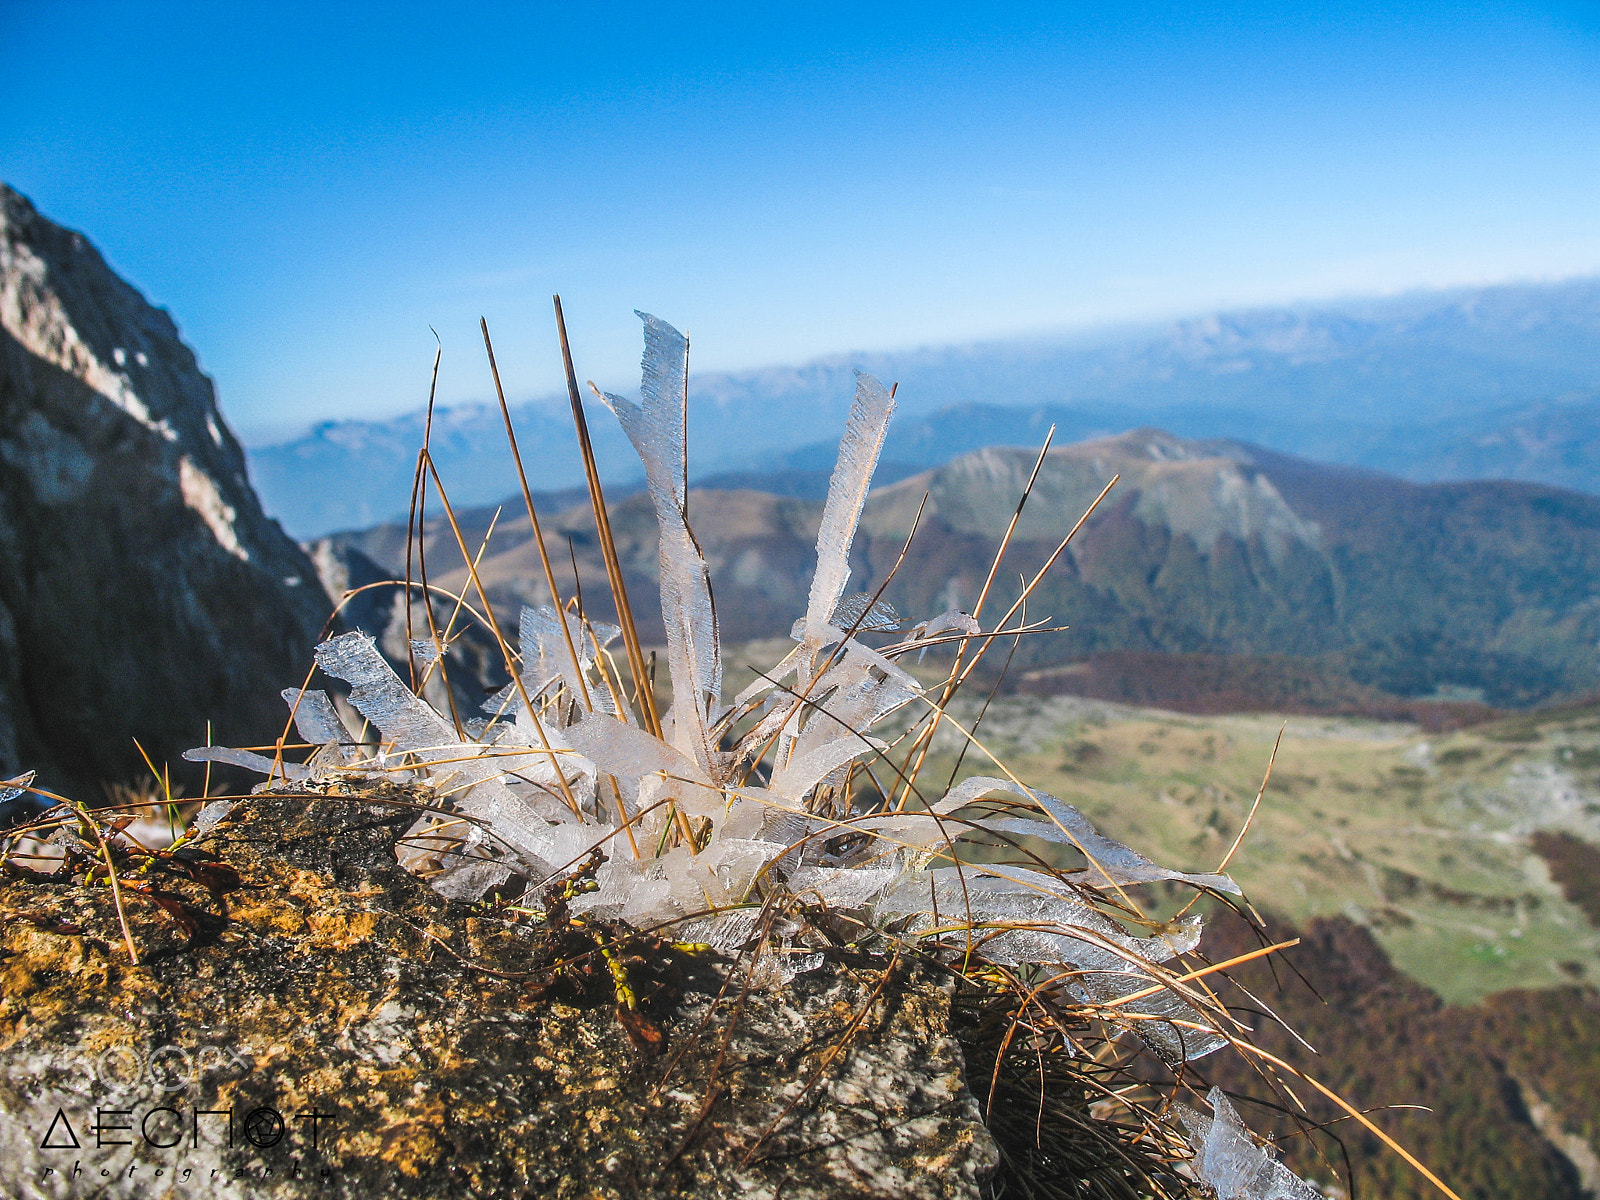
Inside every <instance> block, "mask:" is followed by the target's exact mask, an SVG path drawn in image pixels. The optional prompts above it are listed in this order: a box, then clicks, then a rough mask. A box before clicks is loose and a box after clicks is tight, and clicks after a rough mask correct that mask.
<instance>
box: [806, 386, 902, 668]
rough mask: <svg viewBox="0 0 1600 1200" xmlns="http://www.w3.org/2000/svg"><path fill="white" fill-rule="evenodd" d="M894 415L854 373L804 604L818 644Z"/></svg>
mask: <svg viewBox="0 0 1600 1200" xmlns="http://www.w3.org/2000/svg"><path fill="white" fill-rule="evenodd" d="M893 415H894V398H893V397H892V396H891V395H890V394H889V392H888V390H887V389H885V388H884V386H883V385H882V384H881V383H879V382H878V381H877V380H876V379H874V378H873V377H872V376H871V375H863V374H861V373H860V372H859V371H858V372H857V373H856V399H855V403H854V404H853V405H852V406H851V408H850V417H849V419H848V420H847V421H846V422H845V427H844V437H843V438H842V439H840V442H839V459H838V462H837V463H836V464H835V466H834V468H833V477H832V478H831V479H830V480H829V481H828V499H827V502H826V503H825V504H824V506H823V509H822V525H821V527H820V528H819V529H818V530H817V570H816V573H815V574H814V575H813V576H812V577H811V594H810V596H809V598H808V600H807V602H806V616H805V637H806V641H807V642H808V643H814V644H815V645H819V646H820V645H824V644H826V643H825V642H824V641H823V640H822V639H823V638H824V637H825V636H826V631H827V629H828V627H829V626H830V624H831V623H832V617H833V614H834V612H835V611H836V610H837V609H838V607H839V601H840V599H841V598H842V597H843V596H844V589H845V585H846V584H847V583H848V582H849V580H850V545H851V543H852V542H854V541H855V536H856V526H857V525H859V524H860V522H861V509H862V506H863V505H864V504H866V502H867V491H868V490H869V489H870V488H871V487H872V473H873V471H874V470H875V469H876V468H877V465H878V455H879V454H880V453H881V452H882V451H883V439H884V437H885V436H886V435H887V434H888V432H889V418H890V417H891V416H893Z"/></svg>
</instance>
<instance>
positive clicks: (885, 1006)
mask: <svg viewBox="0 0 1600 1200" xmlns="http://www.w3.org/2000/svg"><path fill="white" fill-rule="evenodd" d="M348 786H349V785H345V784H331V785H326V786H324V787H322V788H321V790H322V791H323V792H326V793H328V794H325V795H319V794H316V793H314V792H308V793H301V794H299V795H287V794H273V793H264V794H262V795H260V796H257V797H254V798H252V799H251V800H249V801H247V802H244V803H241V804H240V805H238V806H237V807H236V808H235V809H234V810H233V812H232V814H231V815H230V816H229V818H228V819H227V820H226V821H225V822H224V823H223V824H222V825H220V826H218V827H217V828H215V829H214V830H212V831H211V832H210V833H208V834H207V835H206V836H204V837H203V838H201V839H199V840H198V841H197V842H196V843H194V845H193V851H192V853H191V855H190V857H189V858H187V859H186V860H181V861H165V862H160V863H157V864H155V865H153V866H152V867H151V868H150V869H149V870H148V871H147V872H146V876H145V879H146V880H147V884H146V886H147V891H145V892H143V893H141V892H139V891H138V890H136V889H135V890H130V889H129V888H128V887H127V886H124V890H123V902H124V908H125V911H126V913H127V917H128V921H129V924H130V927H131V932H132V935H133V939H134V942H135V945H136V946H137V948H138V950H139V952H140V954H141V957H142V959H143V962H142V965H140V966H138V967H134V966H132V965H130V963H129V960H128V955H127V951H126V949H125V948H124V946H123V937H122V931H121V927H120V925H119V922H118V920H117V916H116V912H115V908H114V905H113V902H112V896H111V894H110V891H109V889H108V888H105V887H103V886H101V887H97V886H91V885H88V884H86V883H83V882H74V881H72V880H69V879H66V878H62V879H59V880H57V879H51V880H37V879H11V880H8V881H6V882H4V883H0V920H3V921H4V926H3V929H0V952H3V953H4V954H5V957H4V958H0V974H3V978H4V999H3V1001H0V1193H3V1194H6V1195H15V1196H23V1197H52V1198H55V1197H69V1196H83V1195H88V1194H91V1193H92V1194H94V1195H102V1196H138V1197H146V1196H149V1197H167V1196H173V1197H180V1196H189V1195H196V1194H202V1193H201V1192H200V1191H199V1190H197V1185H199V1184H200V1182H201V1181H204V1191H203V1194H205V1195H207V1196H216V1197H241V1198H242V1197H251V1198H255V1197H268V1196H270V1197H299V1196H319V1197H346V1196H348V1197H360V1198H362V1200H376V1198H380V1197H390V1196H393V1197H412V1196H416V1197H443V1196H495V1197H515V1196H530V1197H531V1196H558V1197H566V1196H570V1197H628V1200H635V1198H636V1197H647V1196H682V1195H695V1196H712V1197H715V1196H729V1197H732V1196H739V1197H759V1196H771V1197H777V1196H780V1195H781V1196H784V1197H824V1196H883V1197H890V1196H893V1197H930V1198H932V1197H960V1196H976V1195H977V1194H978V1188H979V1184H980V1181H981V1180H982V1179H983V1178H984V1177H986V1176H987V1175H988V1174H989V1172H990V1171H991V1170H992V1169H993V1167H994V1165H995V1161H996V1152H995V1149H994V1146H993V1143H992V1141H991V1140H990V1138H989V1136H988V1133H987V1132H986V1130H985V1129H984V1127H983V1125H982V1123H981V1121H980V1120H979V1116H978V1111H977V1106H976V1104H975V1102H974V1100H973V1098H972V1096H971V1095H970V1093H969V1092H968V1091H967V1089H966V1087H965V1085H964V1082H963V1077H962V1070H961V1056H960V1051H959V1049H958V1047H957V1045H956V1043H955V1041H954V1039H953V1038H952V1036H951V1034H950V1032H949V1029H948V1016H949V1000H948V994H947V992H946V991H945V989H944V988H943V986H941V984H940V982H939V980H938V979H937V978H936V977H935V976H934V975H933V974H931V973H930V972H929V971H928V970H927V969H926V968H923V967H919V966H913V965H911V964H909V963H908V962H905V961H901V962H898V963H895V962H892V961H890V960H883V959H876V958H868V957H861V958H852V957H848V956H844V957H839V958H835V959H833V960H832V961H830V962H829V964H828V965H827V966H825V967H824V968H823V969H821V970H819V971H816V972H813V973H810V974H807V975H802V976H800V977H799V978H797V979H795V980H794V981H793V982H792V983H790V984H788V985H785V986H784V987H782V988H781V989H766V988H762V987H759V986H746V976H745V974H744V973H743V972H742V970H740V969H738V968H736V967H734V966H733V965H732V964H730V963H729V962H727V961H726V960H721V959H710V958H708V957H707V956H704V955H701V954H697V953H686V952H682V951H679V950H676V949H673V948H672V947H671V946H670V945H669V944H667V943H665V942H664V941H662V940H661V939H658V938H653V937H647V936H645V937H632V938H629V937H628V936H627V931H626V930H625V929H624V928H623V927H604V928H602V927H599V926H581V925H569V924H566V923H565V918H564V917H562V916H561V914H560V912H559V906H558V907H557V909H555V910H552V911H551V912H550V913H548V914H546V913H545V911H544V905H543V904H542V903H541V902H540V900H539V898H537V897H525V898H523V900H521V901H517V902H514V903H511V904H509V905H507V904H501V905H499V906H498V907H496V906H489V907H481V906H480V907H478V908H472V907H469V906H466V905H463V904H460V903H459V902H453V901H448V900H445V899H444V898H442V897H440V896H439V895H438V894H436V893H435V892H433V891H432V890H431V889H430V888H429V887H428V886H427V885H426V884H425V883H423V882H421V881H420V880H418V879H416V878H415V877H413V876H411V875H409V874H407V873H406V872H405V871H403V870H401V869H400V868H399V867H398V866H397V865H396V862H395V857H394V843H395V841H396V839H397V837H399V835H400V834H401V832H402V831H404V830H405V829H406V828H407V827H408V826H409V825H410V824H411V823H412V822H413V821H414V820H415V816H416V813H415V809H414V806H415V805H416V804H417V803H418V802H419V801H421V800H423V799H424V795H423V794H422V793H419V792H415V791H409V790H403V789H400V788H397V787H395V786H393V785H389V784H374V785H365V786H364V787H363V792H362V794H359V795H353V796H350V795H340V794H339V791H340V789H341V788H346V787H348ZM129 874H130V873H129V872H124V878H127V877H128V876H129ZM136 882H138V881H137V880H136ZM518 910H525V911H518ZM533 913H538V914H539V916H538V917H537V918H536V917H535V916H533V915H531V914H533ZM618 937H622V938H624V942H623V943H621V944H613V943H614V941H615V939H617V938H618ZM602 945H604V946H608V947H609V948H610V949H611V950H612V954H613V960H614V961H615V962H616V963H618V964H620V966H621V969H622V970H623V971H624V972H625V974H626V978H627V981H628V985H629V986H630V987H631V988H632V990H633V991H635V992H636V993H637V994H638V996H639V998H640V1005H641V1007H640V1009H639V1011H638V1015H637V1018H636V1020H635V1021H633V1022H631V1024H632V1025H633V1028H632V1032H631V1034H630V1029H629V1028H625V1023H624V1022H623V1021H622V1020H620V1019H619V1017H620V1016H622V1015H626V1014H624V1013H622V1012H620V1011H619V1006H618V1003H617V993H616V988H615V985H614V982H613V976H612V974H611V970H610V965H611V964H610V963H608V962H607V961H605V959H604V956H603V955H601V954H600V953H599V952H598V950H597V947H599V946H602ZM563 967H565V969H564V970H563V969H561V968H563ZM641 1033H643V1034H644V1035H646V1036H641ZM655 1033H659V1034H660V1035H662V1038H663V1044H661V1045H659V1046H657V1047H654V1048H651V1047H650V1045H649V1043H650V1040H651V1038H650V1036H649V1035H653V1034H655ZM641 1046H643V1047H644V1048H643V1049H641Z"/></svg>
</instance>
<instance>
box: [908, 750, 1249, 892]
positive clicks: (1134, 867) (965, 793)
mask: <svg viewBox="0 0 1600 1200" xmlns="http://www.w3.org/2000/svg"><path fill="white" fill-rule="evenodd" d="M999 791H1003V792H1010V793H1011V794H1012V795H1014V796H1021V797H1022V798H1023V799H1026V800H1032V801H1033V803H1034V804H1036V805H1037V806H1038V807H1039V809H1040V810H1041V811H1042V812H1043V813H1044V814H1045V816H1046V817H1047V818H1048V820H1044V821H1034V820H1030V819H1027V818H1017V817H992V816H991V817H984V818H983V819H982V821H981V824H982V825H983V827H984V828H985V829H992V830H995V831H997V832H1003V833H1015V834H1022V835H1024V836H1026V837H1036V838H1043V839H1044V840H1045V841H1048V842H1056V843H1058V844H1060V845H1065V846H1074V847H1076V848H1077V849H1079V850H1081V851H1082V852H1083V855H1084V857H1085V858H1086V859H1088V869H1087V870H1086V871H1085V873H1084V882H1086V883H1090V884H1093V885H1094V886H1096V887H1105V886H1107V885H1110V886H1114V887H1116V886H1123V885H1129V884H1136V883H1155V882H1157V881H1160V880H1166V879H1170V880H1175V881H1177V882H1180V883H1187V884H1191V885H1193V886H1194V887H1202V888H1212V889H1215V890H1216V891H1220V892H1231V893H1232V894H1233V895H1235V896H1238V895H1242V894H1243V893H1242V892H1241V890H1240V888H1239V885H1238V884H1237V883H1235V882H1234V881H1233V880H1232V879H1230V878H1228V876H1226V875H1197V874H1189V873H1186V872H1184V871H1173V870H1170V869H1168V868H1167V867H1160V866H1157V865H1156V864H1155V863H1153V862H1151V861H1150V860H1149V859H1148V858H1146V857H1145V856H1144V855H1142V854H1140V853H1139V852H1138V851H1137V850H1133V849H1130V848H1129V847H1127V846H1124V845H1123V844H1122V843H1121V842H1119V841H1115V840H1114V839H1112V838H1108V837H1106V836H1105V835H1104V834H1102V833H1100V832H1099V831H1098V830H1097V829H1095V827H1094V826H1093V825H1092V824H1091V823H1090V822H1089V818H1088V817H1086V816H1084V815H1083V814H1082V813H1081V812H1079V811H1078V810H1077V809H1076V808H1074V807H1073V806H1072V805H1070V804H1067V803H1065V802H1063V801H1061V800H1058V799H1056V798H1055V797H1054V796H1052V795H1050V794H1049V793H1048V792H1041V791H1039V790H1038V789H1037V788H1030V787H1023V786H1021V785H1019V784H1016V783H1012V782H1011V781H1010V780H1007V779H988V778H984V777H983V776H977V775H975V776H973V777H972V778H970V779H965V780H963V781H962V782H961V783H960V784H958V785H957V786H956V787H954V788H952V789H951V790H950V792H949V793H947V794H946V796H945V798H944V799H943V800H942V801H940V802H939V803H938V804H936V805H935V806H934V808H935V810H936V811H938V812H941V813H952V812H955V811H956V810H957V809H958V808H960V807H962V806H963V805H965V804H970V803H972V802H973V801H975V800H977V799H978V797H980V796H983V795H985V794H986V793H988V792H999Z"/></svg>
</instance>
